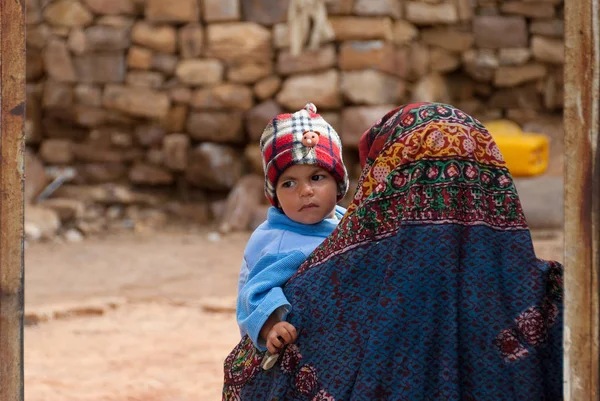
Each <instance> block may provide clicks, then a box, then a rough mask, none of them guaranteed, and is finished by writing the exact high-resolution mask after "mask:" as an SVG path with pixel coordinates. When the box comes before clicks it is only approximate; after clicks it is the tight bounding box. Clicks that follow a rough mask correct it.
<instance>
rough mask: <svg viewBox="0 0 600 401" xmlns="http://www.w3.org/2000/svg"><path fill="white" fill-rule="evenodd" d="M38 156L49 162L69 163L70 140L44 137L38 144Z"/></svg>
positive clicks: (71, 153)
mask: <svg viewBox="0 0 600 401" xmlns="http://www.w3.org/2000/svg"><path fill="white" fill-rule="evenodd" d="M40 157H41V158H42V160H43V161H45V162H46V163H50V164H69V163H71V162H72V161H73V151H72V147H71V141H69V140H67V139H46V140H45V141H43V142H42V145H41V146H40Z"/></svg>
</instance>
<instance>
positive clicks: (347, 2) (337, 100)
mask: <svg viewBox="0 0 600 401" xmlns="http://www.w3.org/2000/svg"><path fill="white" fill-rule="evenodd" d="M287 8H288V1H285V0H27V81H28V87H27V101H28V104H27V125H26V143H27V146H28V148H29V149H31V150H32V151H33V152H34V153H37V155H38V156H39V157H40V158H41V159H42V161H43V163H44V164H45V165H46V166H64V165H71V166H74V167H75V168H76V171H77V177H76V178H75V179H74V181H73V184H75V185H79V186H90V185H99V184H103V183H113V184H114V183H117V184H123V185H125V186H132V187H133V188H153V190H155V191H158V192H161V191H162V192H163V193H172V194H175V195H174V196H175V197H177V196H180V197H189V196H190V194H202V196H208V197H209V198H211V197H212V198H219V197H222V196H224V195H225V194H227V192H228V191H229V190H230V189H231V188H232V187H233V185H234V184H235V183H236V182H237V181H238V180H239V179H240V177H242V176H243V175H244V174H246V173H247V172H249V171H250V170H251V169H254V170H257V171H260V170H261V167H260V165H259V164H258V159H257V150H258V149H257V146H256V143H257V140H258V138H259V136H260V133H261V131H262V129H263V128H264V126H265V125H266V123H267V121H268V120H269V119H270V118H271V117H273V116H274V115H275V114H277V113H280V112H282V111H284V110H288V111H295V110H297V109H299V108H301V107H303V106H304V104H305V103H306V102H308V101H311V102H313V103H315V104H316V105H317V107H318V109H319V112H321V113H322V114H323V115H324V116H325V118H326V119H328V120H329V121H330V122H331V123H332V124H333V125H334V127H336V129H337V130H338V131H339V132H340V134H341V136H342V141H343V143H344V145H345V147H346V151H345V153H346V155H345V156H346V160H347V161H348V164H349V165H350V168H349V170H350V171H351V173H352V175H353V176H356V174H357V173H356V171H357V168H356V159H357V155H356V144H357V141H358V138H359V136H360V134H362V132H363V130H364V129H365V128H366V127H368V126H369V125H370V124H372V123H373V122H375V121H376V120H377V119H378V118H379V117H380V116H381V115H382V114H383V113H384V112H386V111H388V110H389V109H390V108H392V107H394V105H399V104H402V103H404V102H408V101H412V100H438V101H444V102H450V103H452V104H454V105H457V106H458V107H460V108H462V109H463V110H465V111H467V112H469V113H472V114H473V115H474V116H476V117H478V118H480V119H482V120H486V119H488V118H497V117H508V118H511V119H513V120H515V121H517V122H520V123H524V122H527V121H529V120H532V119H536V118H539V117H540V116H542V117H543V116H544V115H548V114H555V115H556V114H560V113H561V109H562V93H563V81H562V74H563V73H562V70H563V54H564V45H563V0H511V1H502V0H420V1H419V0H412V1H409V0H333V1H330V2H329V3H328V12H329V20H330V21H331V24H332V26H333V29H334V31H335V40H334V41H332V42H328V43H323V44H321V46H320V48H319V49H318V50H316V51H311V52H304V53H302V54H301V55H300V56H297V57H294V56H292V55H291V54H290V51H289V35H288V26H287V24H286V16H287ZM71 189H72V188H71ZM88 189H89V188H88Z"/></svg>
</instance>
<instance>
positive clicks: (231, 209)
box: [218, 174, 265, 234]
mask: <svg viewBox="0 0 600 401" xmlns="http://www.w3.org/2000/svg"><path fill="white" fill-rule="evenodd" d="M264 199H265V195H264V179H263V178H262V177H261V176H260V175H254V174H250V175H246V176H244V177H242V178H240V180H239V181H238V182H237V183H236V184H235V186H234V187H233V189H232V190H231V191H230V192H229V194H228V196H227V202H226V204H225V210H224V211H223V215H222V216H221V218H220V219H219V223H218V227H219V232H221V233H222V234H226V233H230V232H234V231H243V230H248V228H249V225H250V222H251V221H252V218H253V215H254V211H255V209H256V208H257V207H258V206H259V205H261V204H262V203H263V200H264Z"/></svg>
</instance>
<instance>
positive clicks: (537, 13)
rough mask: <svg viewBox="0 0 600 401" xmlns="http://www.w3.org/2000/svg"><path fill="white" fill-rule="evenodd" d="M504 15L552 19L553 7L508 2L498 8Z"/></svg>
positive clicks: (538, 2) (539, 2)
mask: <svg viewBox="0 0 600 401" xmlns="http://www.w3.org/2000/svg"><path fill="white" fill-rule="evenodd" d="M500 9H501V10H502V12H503V13H504V14H516V15H522V16H524V17H530V18H553V17H554V14H555V11H554V5H552V4H550V3H547V2H543V1H535V2H527V1H509V2H504V3H503V4H502V6H501V8H500Z"/></svg>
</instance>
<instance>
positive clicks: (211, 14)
mask: <svg viewBox="0 0 600 401" xmlns="http://www.w3.org/2000/svg"><path fill="white" fill-rule="evenodd" d="M202 5H203V7H204V8H203V11H204V12H203V16H204V20H205V21H206V22H223V21H239V19H240V18H241V10H240V0H204V1H203V2H202Z"/></svg>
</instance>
